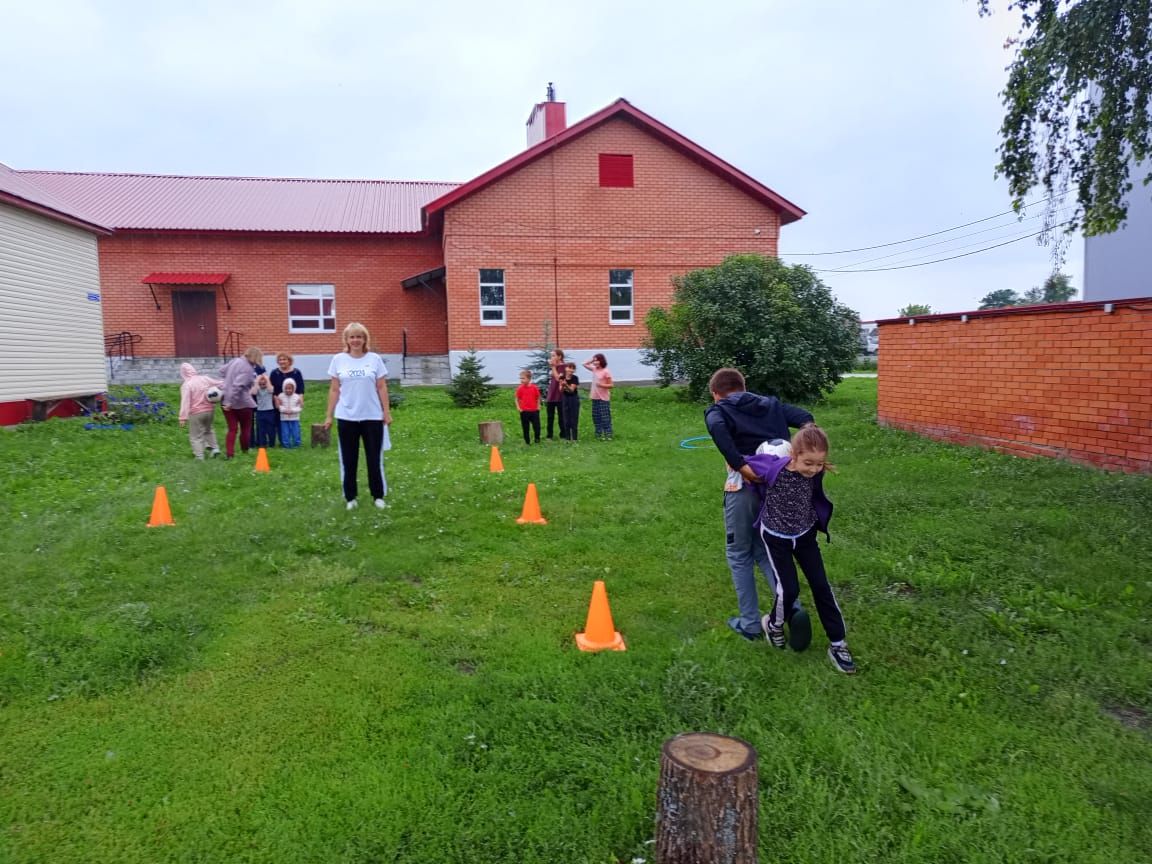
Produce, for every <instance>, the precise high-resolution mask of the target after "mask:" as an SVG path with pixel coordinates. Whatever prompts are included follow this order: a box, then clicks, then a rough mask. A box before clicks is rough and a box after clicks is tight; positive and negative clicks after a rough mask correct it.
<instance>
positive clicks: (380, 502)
mask: <svg viewBox="0 0 1152 864" xmlns="http://www.w3.org/2000/svg"><path fill="white" fill-rule="evenodd" d="M373 503H374V504H375V505H376V509H377V510H383V509H384V508H385V507H387V506H388V503H387V502H386V501H385V500H384V499H383V498H377V499H376V500H375V501H374V502H373Z"/></svg>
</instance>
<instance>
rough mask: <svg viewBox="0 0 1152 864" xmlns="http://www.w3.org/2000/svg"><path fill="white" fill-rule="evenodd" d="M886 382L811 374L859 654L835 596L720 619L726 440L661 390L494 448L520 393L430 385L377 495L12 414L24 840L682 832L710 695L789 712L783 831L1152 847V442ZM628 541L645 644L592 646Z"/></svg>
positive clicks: (596, 849)
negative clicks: (168, 509) (449, 393)
mask: <svg viewBox="0 0 1152 864" xmlns="http://www.w3.org/2000/svg"><path fill="white" fill-rule="evenodd" d="M875 387H876V384H875V381H874V380H850V381H847V382H845V383H844V384H843V385H841V387H840V388H839V389H838V390H837V391H836V393H835V394H834V395H833V397H832V398H831V400H830V401H829V402H828V403H827V404H824V405H816V406H811V407H812V408H813V410H814V411H815V413H816V414H817V417H818V418H819V419H820V421H821V422H822V423H823V424H824V425H825V426H826V427H827V428H828V430H829V434H830V436H831V439H832V442H833V454H832V457H833V460H834V461H835V462H836V463H837V465H838V468H839V472H838V473H837V474H836V475H834V476H832V477H830V478H829V480H828V482H827V488H828V491H829V495H830V497H831V498H832V499H833V500H834V501H835V503H836V507H837V511H836V513H837V515H836V518H835V519H834V520H833V523H832V537H833V542H832V543H831V545H829V546H826V547H825V550H826V561H827V564H828V567H829V572H830V575H831V578H832V581H833V585H834V586H835V587H836V588H837V590H838V593H839V597H840V601H841V605H842V606H843V608H844V611H845V615H846V617H847V619H848V624H849V639H850V643H851V645H852V648H853V650H854V652H855V654H856V656H857V659H858V661H859V664H860V667H861V671H860V674H859V675H857V676H856V677H855V678H848V677H845V676H842V675H839V674H838V673H837V672H836V671H835V670H834V669H833V668H832V666H831V664H830V663H829V662H828V659H827V657H826V656H825V655H824V652H823V647H824V640H823V634H822V633H821V632H820V631H819V628H818V627H817V634H816V639H815V642H814V645H813V649H812V650H810V651H809V652H807V653H804V654H793V653H790V652H788V653H785V652H775V651H773V650H771V649H770V648H769V647H768V646H767V645H766V644H752V643H748V642H745V641H743V640H741V639H738V638H736V637H735V636H734V635H732V634H731V633H730V632H729V631H728V630H727V628H726V627H725V625H724V620H725V618H726V617H727V616H728V615H730V614H733V613H734V611H735V598H734V595H733V591H732V587H731V582H730V579H729V576H728V573H727V569H726V566H725V563H724V555H723V528H722V524H721V514H720V499H721V492H720V487H721V484H722V480H723V472H722V465H721V461H720V459H719V457H718V455H717V454H716V453H715V451H713V450H711V449H700V450H691V451H687V450H682V449H679V448H678V446H677V445H678V442H679V441H680V440H681V439H684V438H687V437H689V436H694V435H701V434H703V423H702V418H701V411H700V406H692V405H686V404H683V403H681V402H679V401H677V400H676V399H675V398H674V396H673V394H672V393H670V392H669V391H661V390H655V389H647V388H637V389H633V390H624V391H622V392H621V394H620V396H621V397H623V398H618V399H617V401H616V403H615V407H614V416H615V422H616V427H617V432H618V436H617V439H616V440H615V441H613V442H610V443H598V442H595V441H581V442H579V443H578V444H576V445H566V444H562V443H553V444H545V445H543V446H541V447H539V448H532V449H529V448H525V447H524V446H523V445H522V444H521V443H519V442H518V441H516V440H510V441H508V442H507V443H506V445H505V447H503V448H502V453H503V456H504V463H505V466H506V468H507V471H506V472H505V473H504V474H502V475H492V474H489V473H488V470H487V466H488V459H487V453H486V451H485V449H484V448H482V447H481V446H480V445H479V444H478V443H477V436H476V422H477V421H478V420H482V419H488V418H492V417H500V418H502V419H504V421H505V428H506V430H508V431H509V432H512V431H516V432H518V423H517V422H516V420H515V415H514V412H513V410H512V409H511V405H510V403H511V396H510V394H507V393H502V394H501V397H500V401H499V402H498V403H497V406H493V407H490V408H488V409H477V410H460V409H455V408H452V407H450V405H449V404H448V400H447V397H446V396H445V395H444V394H443V393H442V392H440V391H435V390H409V391H406V392H407V393H408V399H407V401H406V402H405V403H404V404H403V405H402V406H401V407H400V408H398V409H396V411H395V415H396V424H395V426H394V428H393V437H394V442H395V449H394V451H393V452H392V453H391V454H389V457H388V478H389V483H390V485H391V491H392V494H391V496H390V501H391V507H390V509H389V510H387V511H385V512H383V513H380V512H377V511H375V510H374V509H372V508H370V507H364V506H363V505H362V507H361V509H360V510H358V511H355V512H353V513H347V512H345V511H344V509H343V505H342V502H341V496H340V491H339V484H338V472H337V465H336V454H335V452H334V451H332V450H311V449H302V450H298V451H295V452H279V451H274V452H273V453H272V456H271V458H272V473H271V474H269V475H255V474H253V473H252V471H251V470H250V469H251V460H249V461H248V462H245V461H242V460H239V459H238V460H236V461H233V462H224V461H215V462H212V461H209V462H205V463H196V462H194V461H193V460H192V458H191V455H190V453H189V451H188V445H187V437H186V434H185V433H184V432H183V430H180V429H178V428H177V427H176V425H175V423H172V424H169V425H155V426H143V427H138V428H137V429H136V430H135V431H133V432H90V431H84V430H83V429H82V428H81V424H80V423H79V422H77V421H50V422H48V423H44V424H40V425H35V426H24V427H19V428H16V429H9V430H0V478H2V481H3V490H4V491H3V496H2V498H0V524H2V525H3V550H4V556H3V562H4V563H3V567H2V569H0V742H3V743H2V746H0V861H3V862H58V861H59V862H110V864H111V862H116V864H130V862H141V864H143V862H148V864H155V862H275V864H290V862H310V864H314V862H376V861H380V862H394V861H395V862H420V864H427V862H468V864H480V862H549V864H556V862H590V864H608V862H617V861H624V862H627V861H631V860H632V859H633V858H645V859H647V860H648V861H651V857H652V855H651V852H652V846H651V845H650V844H649V843H648V841H650V840H651V838H652V834H653V823H652V817H653V814H654V811H655V788H656V780H657V766H658V756H659V748H660V745H661V743H662V741H664V740H665V739H666V738H668V737H669V736H671V735H674V734H676V733H679V732H684V731H693V730H708V731H715V732H721V733H726V734H731V735H736V736H739V737H742V738H745V739H747V740H748V741H750V742H751V743H752V744H754V745H755V746H756V748H757V750H758V751H759V756H760V784H761V814H760V831H761V840H762V844H761V845H762V858H763V860H766V861H793V862H817V861H831V862H871V861H876V862H924V864H939V862H951V861H956V862H959V861H963V862H989V864H991V862H996V864H1004V862H1068V861H1075V862H1084V864H1092V862H1097V864H1117V862H1128V861H1132V862H1135V861H1142V860H1148V854H1149V850H1150V849H1152V827H1149V821H1148V818H1147V817H1148V813H1149V812H1152V770H1150V769H1152V735H1150V730H1149V725H1148V713H1147V712H1149V710H1152V705H1150V704H1149V695H1148V694H1149V693H1150V692H1152V623H1150V620H1149V611H1148V610H1149V608H1152V574H1150V572H1149V564H1148V562H1149V561H1150V560H1152V540H1150V537H1149V525H1152V479H1150V478H1147V477H1133V476H1117V475H1108V474H1104V473H1100V472H1096V471H1092V470H1088V469H1084V468H1080V467H1075V466H1071V465H1067V464H1061V463H1055V462H1048V461H1026V460H1019V459H1015V458H1011V457H1007V456H1001V455H997V454H991V453H987V452H982V451H978V450H969V449H964V448H960V447H954V446H947V445H942V444H937V443H934V442H930V441H926V440H922V439H919V438H916V437H914V436H911V435H908V434H905V433H901V432H897V431H892V430H886V429H881V428H878V427H877V426H876V425H875V422H874V415H875ZM160 392H162V393H163V394H164V395H165V396H167V397H169V398H171V397H172V396H173V395H174V390H171V389H169V390H161V391H160ZM308 399H309V405H308V412H307V415H306V417H305V421H306V423H307V422H309V421H311V420H314V419H317V415H318V412H319V411H320V410H321V408H322V406H321V404H320V400H319V399H317V398H316V397H315V395H313V396H310V397H308ZM584 420H585V421H586V424H588V425H590V418H587V417H585V418H584ZM586 428H587V426H586ZM529 481H533V482H535V483H536V484H537V486H538V488H539V491H540V500H541V505H542V508H543V511H544V515H545V516H546V517H547V518H548V520H549V524H548V525H547V526H519V525H516V524H515V518H516V516H517V515H519V512H520V507H521V504H522V502H523V497H524V490H525V487H526V484H527V483H528V482H529ZM157 484H164V485H165V486H166V487H167V490H168V494H169V498H170V500H171V503H172V509H173V514H174V517H175V520H176V523H177V524H176V526H175V527H172V528H153V529H149V528H147V527H145V523H146V522H147V519H148V514H149V511H150V507H151V501H152V495H153V490H154V489H155V487H156V485H157ZM365 503H366V502H365ZM598 578H603V579H605V580H606V581H607V584H608V590H609V595H610V599H611V602H612V611H613V615H614V617H615V620H616V624H617V627H618V628H619V629H620V630H621V631H622V632H623V633H624V635H625V638H626V639H627V641H628V651H627V652H626V653H610V654H599V655H586V654H582V653H580V652H579V651H577V650H575V649H574V646H573V640H572V634H573V633H574V632H575V631H577V630H579V629H582V625H583V620H584V615H585V613H586V610H587V604H588V599H589V596H590V593H591V587H592V582H593V580H595V579H598Z"/></svg>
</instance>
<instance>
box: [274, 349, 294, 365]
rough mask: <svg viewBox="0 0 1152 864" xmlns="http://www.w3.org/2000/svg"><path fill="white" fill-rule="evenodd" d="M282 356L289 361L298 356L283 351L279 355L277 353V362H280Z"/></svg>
mask: <svg viewBox="0 0 1152 864" xmlns="http://www.w3.org/2000/svg"><path fill="white" fill-rule="evenodd" d="M281 357H283V358H284V359H285V360H287V361H288V362H289V363H291V362H292V361H293V360H295V359H296V358H295V357H293V356H292V355H291V354H289V353H288V352H287V351H281V352H280V353H279V354H277V355H276V362H277V363H279V362H280V358H281Z"/></svg>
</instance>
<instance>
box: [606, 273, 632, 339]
mask: <svg viewBox="0 0 1152 864" xmlns="http://www.w3.org/2000/svg"><path fill="white" fill-rule="evenodd" d="M620 271H624V272H626V273H628V274H629V276H630V278H629V280H628V281H627V282H613V281H612V276H613V274H614V273H618V272H620ZM613 288H627V289H628V301H629V302H628V305H626V306H623V305H621V306H613V305H612V289H613ZM635 303H636V271H635V270H629V269H628V268H626V267H614V268H612V269H611V270H609V271H608V323H609V324H615V325H616V326H618V327H627V326H628V325H630V324H635V323H636V321H635V317H634V316H633V314H632V309H633V306H634V304H635ZM625 311H626V312H627V313H628V320H624V319H623V318H615V317H613V315H612V313H613V312H625Z"/></svg>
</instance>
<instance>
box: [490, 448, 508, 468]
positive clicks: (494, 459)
mask: <svg viewBox="0 0 1152 864" xmlns="http://www.w3.org/2000/svg"><path fill="white" fill-rule="evenodd" d="M488 470H489V471H490V472H491V473H493V474H503V473H504V460H503V459H501V458H500V448H499V447H495V446H493V448H492V455H491V456H490V457H489V458H488Z"/></svg>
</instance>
